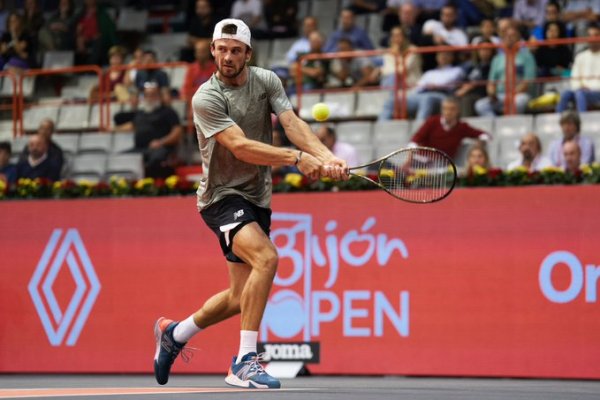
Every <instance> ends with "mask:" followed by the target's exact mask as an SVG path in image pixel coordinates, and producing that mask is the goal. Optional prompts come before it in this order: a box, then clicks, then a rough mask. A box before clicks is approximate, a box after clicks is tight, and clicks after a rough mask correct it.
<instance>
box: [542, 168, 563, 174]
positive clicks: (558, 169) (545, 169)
mask: <svg viewBox="0 0 600 400" xmlns="http://www.w3.org/2000/svg"><path fill="white" fill-rule="evenodd" d="M559 172H564V171H563V170H562V169H561V168H559V167H546V168H542V173H559Z"/></svg>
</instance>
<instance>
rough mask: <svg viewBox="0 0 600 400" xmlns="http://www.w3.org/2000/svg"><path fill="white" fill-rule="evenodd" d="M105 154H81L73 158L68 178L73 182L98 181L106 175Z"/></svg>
mask: <svg viewBox="0 0 600 400" xmlns="http://www.w3.org/2000/svg"><path fill="white" fill-rule="evenodd" d="M106 158H107V157H106V155H105V154H82V155H77V156H75V157H74V158H73V163H72V165H71V170H70V173H69V177H70V178H71V179H74V180H81V179H87V180H91V181H99V180H101V179H102V178H103V177H104V174H105V173H106Z"/></svg>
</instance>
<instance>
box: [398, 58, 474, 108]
mask: <svg viewBox="0 0 600 400" xmlns="http://www.w3.org/2000/svg"><path fill="white" fill-rule="evenodd" d="M436 60H437V62H438V67H437V68H435V69H432V70H429V71H427V72H425V73H424V74H423V76H422V77H421V78H420V79H419V81H418V82H417V86H416V87H415V88H414V90H413V91H411V93H409V94H408V96H407V97H406V106H407V108H408V112H409V114H413V113H416V116H415V119H420V120H424V119H426V118H428V117H429V116H431V115H433V114H435V113H436V112H437V110H438V109H439V105H440V103H441V102H442V100H444V99H445V98H446V97H448V95H449V94H451V93H453V92H454V91H455V90H456V88H457V87H458V85H459V84H460V82H461V81H462V80H463V78H464V72H463V70H462V68H461V67H459V66H455V65H453V62H454V53H452V52H449V51H441V52H439V53H437V54H436Z"/></svg>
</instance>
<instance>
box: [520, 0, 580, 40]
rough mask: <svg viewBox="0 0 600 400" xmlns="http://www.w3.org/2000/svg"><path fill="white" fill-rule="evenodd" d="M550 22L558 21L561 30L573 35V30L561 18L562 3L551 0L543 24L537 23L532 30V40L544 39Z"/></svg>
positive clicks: (568, 35)
mask: <svg viewBox="0 0 600 400" xmlns="http://www.w3.org/2000/svg"><path fill="white" fill-rule="evenodd" d="M548 22H556V23H557V24H559V25H560V30H561V32H566V35H567V37H572V36H573V31H572V30H569V29H567V26H566V25H565V23H564V22H563V21H562V20H561V19H560V5H559V4H558V2H556V1H554V0H551V1H549V2H548V3H546V14H545V15H544V21H543V22H542V23H541V24H538V25H536V26H535V27H534V28H533V29H532V30H531V37H530V38H529V39H530V40H544V38H545V35H546V24H547V23H548Z"/></svg>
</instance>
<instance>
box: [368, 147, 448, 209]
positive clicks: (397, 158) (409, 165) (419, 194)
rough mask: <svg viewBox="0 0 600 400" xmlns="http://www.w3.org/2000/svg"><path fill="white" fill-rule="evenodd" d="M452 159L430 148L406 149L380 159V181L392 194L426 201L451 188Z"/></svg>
mask: <svg viewBox="0 0 600 400" xmlns="http://www.w3.org/2000/svg"><path fill="white" fill-rule="evenodd" d="M455 174H456V172H455V170H453V168H452V162H451V161H450V160H449V159H448V158H447V157H446V156H445V155H444V154H442V153H440V152H437V151H435V150H433V149H422V148H419V149H417V148H414V149H405V150H404V151H400V152H397V153H394V154H392V155H391V156H390V157H388V158H387V159H385V160H383V161H382V162H381V164H380V169H379V182H380V184H381V185H383V186H384V187H385V188H386V190H388V191H389V192H390V193H392V194H393V195H394V196H397V197H400V198H402V199H405V200H408V201H412V202H416V203H427V202H431V201H436V200H439V199H442V198H444V197H445V196H446V195H447V194H448V193H449V192H450V191H451V190H452V188H453V185H454V179H455Z"/></svg>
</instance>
